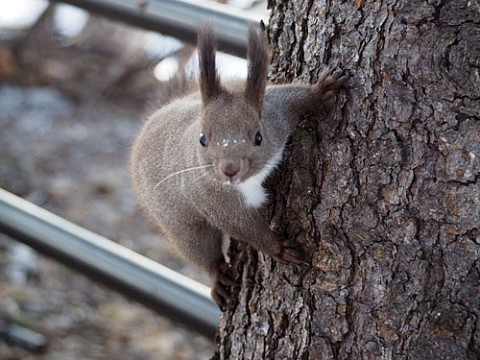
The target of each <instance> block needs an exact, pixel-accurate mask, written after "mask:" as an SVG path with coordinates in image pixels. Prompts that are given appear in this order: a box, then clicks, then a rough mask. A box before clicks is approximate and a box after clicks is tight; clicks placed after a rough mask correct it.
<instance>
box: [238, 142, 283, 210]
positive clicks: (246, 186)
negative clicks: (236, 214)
mask: <svg viewBox="0 0 480 360" xmlns="http://www.w3.org/2000/svg"><path fill="white" fill-rule="evenodd" d="M282 153H283V149H281V150H280V151H278V152H277V153H276V154H275V155H274V156H273V157H272V158H271V159H270V161H269V162H268V163H267V165H265V167H264V168H263V169H262V170H261V171H260V172H259V173H258V174H257V175H255V176H252V177H250V178H249V179H247V180H246V181H244V182H243V183H241V184H239V185H238V188H239V190H240V192H241V193H242V195H243V197H244V200H245V204H246V205H247V206H251V207H254V208H258V207H260V206H262V205H263V203H264V202H265V200H267V193H266V192H265V189H264V188H263V186H262V183H263V182H264V181H265V179H266V178H267V176H268V175H269V174H270V173H271V172H272V170H273V169H275V167H276V166H277V165H278V164H279V163H280V161H281V160H282Z"/></svg>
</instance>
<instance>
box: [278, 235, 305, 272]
mask: <svg viewBox="0 0 480 360" xmlns="http://www.w3.org/2000/svg"><path fill="white" fill-rule="evenodd" d="M274 259H275V260H277V261H280V262H282V263H289V264H295V265H300V266H310V263H308V262H307V254H306V252H305V250H304V248H303V246H302V245H301V244H300V243H296V242H292V241H288V240H284V241H282V242H281V243H280V251H279V252H278V254H276V255H274Z"/></svg>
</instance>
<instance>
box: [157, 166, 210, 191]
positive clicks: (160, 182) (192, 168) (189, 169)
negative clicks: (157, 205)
mask: <svg viewBox="0 0 480 360" xmlns="http://www.w3.org/2000/svg"><path fill="white" fill-rule="evenodd" d="M213 166H214V165H213V164H208V165H200V166H193V167H189V168H186V169H183V170H180V171H177V172H174V173H173V174H170V175H168V176H167V177H165V178H163V179H162V180H160V181H159V182H158V183H157V184H156V185H155V186H154V187H153V190H155V189H156V188H158V187H159V186H160V185H161V184H163V183H164V182H165V181H167V180H168V179H170V178H171V177H174V176H176V175H180V174H183V173H186V172H189V171H194V170H200V169H207V168H210V167H213Z"/></svg>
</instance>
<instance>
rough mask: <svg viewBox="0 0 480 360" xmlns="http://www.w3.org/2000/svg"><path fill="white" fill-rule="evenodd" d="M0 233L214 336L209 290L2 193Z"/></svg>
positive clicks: (216, 314) (215, 315)
mask: <svg viewBox="0 0 480 360" xmlns="http://www.w3.org/2000/svg"><path fill="white" fill-rule="evenodd" d="M0 232H3V233H5V234H7V235H9V236H11V237H13V238H15V239H17V240H20V241H22V242H24V243H25V244H27V245H29V246H31V247H32V248H34V249H35V250H37V251H39V252H41V253H43V254H45V255H48V256H51V257H52V258H54V259H56V260H58V261H60V262H62V263H63V264H65V265H67V266H69V267H71V268H74V269H75V270H78V271H80V272H82V273H84V274H86V275H89V276H90V277H92V278H93V279H95V280H96V281H100V282H102V283H103V284H105V285H107V286H108V287H111V288H113V289H115V290H118V291H119V292H121V293H122V294H124V295H126V296H128V297H130V298H133V299H135V300H137V301H139V302H140V303H142V304H144V305H146V306H148V307H150V308H151V309H153V310H155V311H156V312H158V313H159V314H161V315H164V316H166V317H169V318H170V319H172V320H174V321H176V322H180V323H182V324H183V325H185V326H186V327H188V328H191V329H193V330H196V331H198V332H200V333H201V334H203V335H205V336H208V337H210V338H213V337H214V335H215V331H216V328H217V324H218V319H219V317H220V311H219V310H218V308H217V306H216V305H215V303H214V302H213V301H212V300H211V298H210V293H209V289H208V288H207V287H206V286H204V285H202V284H200V283H198V282H196V281H193V280H191V279H189V278H187V277H185V276H183V275H180V274H178V273H176V272H174V271H172V270H170V269H168V268H166V267H164V266H162V265H160V264H158V263H156V262H154V261H152V260H150V259H148V258H146V257H144V256H141V255H139V254H137V253H135V252H134V251H132V250H129V249H127V248H125V247H123V246H121V245H119V244H117V243H114V242H113V241H111V240H108V239H106V238H104V237H102V236H100V235H97V234H95V233H93V232H90V231H88V230H86V229H84V228H81V227H79V226H77V225H75V224H72V223H70V222H68V221H66V220H65V219H62V218H60V217H58V216H56V215H54V214H52V213H50V212H48V211H46V210H44V209H42V208H40V207H38V206H36V205H34V204H32V203H30V202H28V201H25V200H23V199H21V198H19V197H17V196H15V195H13V194H11V193H8V192H7V191H5V190H3V189H0Z"/></svg>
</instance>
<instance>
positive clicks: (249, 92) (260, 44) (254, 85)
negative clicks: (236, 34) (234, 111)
mask: <svg viewBox="0 0 480 360" xmlns="http://www.w3.org/2000/svg"><path fill="white" fill-rule="evenodd" d="M247 59H248V75H247V86H246V88H245V97H246V98H247V100H248V101H249V102H250V103H251V104H252V105H253V106H255V107H256V108H257V109H259V110H261V108H262V106H263V97H264V96H265V87H266V86H267V71H268V62H269V56H268V47H267V41H266V38H265V35H264V34H263V33H262V32H261V31H257V30H256V29H255V26H254V25H252V24H250V26H249V27H248V50H247Z"/></svg>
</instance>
